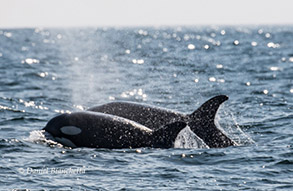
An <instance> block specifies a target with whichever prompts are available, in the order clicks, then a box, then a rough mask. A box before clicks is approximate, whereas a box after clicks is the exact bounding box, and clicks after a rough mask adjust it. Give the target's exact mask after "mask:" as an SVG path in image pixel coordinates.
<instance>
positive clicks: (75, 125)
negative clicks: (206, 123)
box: [44, 111, 186, 149]
mask: <svg viewBox="0 0 293 191" xmlns="http://www.w3.org/2000/svg"><path fill="white" fill-rule="evenodd" d="M185 127H186V123H184V122H180V121H177V122H174V123H171V124H167V125H164V126H162V127H161V128H158V129H157V130H152V129H150V128H148V127H146V126H144V125H141V124H139V123H136V122H134V121H131V120H129V119H125V118H122V117H118V116H114V115H110V114H104V113H99V112H90V111H85V112H76V113H71V114H61V115H59V116H56V117H54V118H52V119H51V120H50V121H49V122H48V123H47V125H46V126H45V128H44V130H45V131H46V132H48V133H50V134H51V135H52V136H53V138H54V139H55V140H56V141H57V142H59V143H61V144H63V145H65V146H68V147H73V148H74V147H93V148H109V149H119V148H139V147H155V148H170V147H173V146H174V142H175V139H176V137H177V135H178V133H179V132H180V131H181V130H182V129H183V128H185Z"/></svg>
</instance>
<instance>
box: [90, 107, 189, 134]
mask: <svg viewBox="0 0 293 191" xmlns="http://www.w3.org/2000/svg"><path fill="white" fill-rule="evenodd" d="M88 111H93V112H101V113H106V114H111V115H116V116H119V117H123V118H126V119H129V120H132V121H135V122H137V123H140V124H142V125H144V126H146V127H148V128H150V129H152V130H157V129H159V128H161V127H162V126H164V125H166V124H169V123H172V122H175V121H185V118H186V116H184V115H183V114H180V113H178V112H174V111H172V110H166V109H161V108H158V107H153V106H149V105H143V104H138V103H131V102H111V103H108V104H104V105H100V106H96V107H92V108H90V109H88Z"/></svg>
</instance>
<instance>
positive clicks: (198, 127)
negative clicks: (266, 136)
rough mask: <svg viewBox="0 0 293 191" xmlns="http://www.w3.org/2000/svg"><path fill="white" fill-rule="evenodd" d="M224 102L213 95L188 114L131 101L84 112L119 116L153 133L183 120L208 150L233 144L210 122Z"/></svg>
mask: <svg viewBox="0 0 293 191" xmlns="http://www.w3.org/2000/svg"><path fill="white" fill-rule="evenodd" d="M226 100H228V96H226V95H218V96H215V97H213V98H211V99H209V100H208V101H206V102H205V103H204V104H202V105H201V106H200V107H199V108H198V109H197V110H195V111H194V112H193V113H191V114H188V115H185V114H182V113H179V112H175V111H172V110H168V109H164V108H158V107H154V106H149V105H144V104H138V103H131V102H111V103H108V104H104V105H100V106H95V107H92V108H89V109H88V111H92V112H101V113H105V114H111V115H116V116H120V117H123V118H126V119H129V120H132V121H135V122H137V123H139V124H142V125H144V126H146V127H148V128H150V129H153V130H157V129H159V128H160V127H162V126H164V125H166V124H168V123H171V122H176V121H184V122H185V123H186V124H187V125H188V126H189V127H190V129H191V130H192V131H193V132H194V133H195V134H196V135H197V136H198V137H200V138H201V139H202V140H203V141H204V142H205V143H206V144H207V145H208V146H209V147H210V148H222V147H228V146H235V145H237V144H236V143H235V142H234V141H233V140H231V139H230V138H229V137H227V136H226V135H225V134H224V133H223V132H222V131H221V130H220V129H218V128H217V127H216V125H215V123H214V120H215V116H216V113H217V111H218V109H219V107H220V105H221V104H222V103H223V102H225V101H226Z"/></svg>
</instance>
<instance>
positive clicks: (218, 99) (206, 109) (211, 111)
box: [189, 95, 229, 120]
mask: <svg viewBox="0 0 293 191" xmlns="http://www.w3.org/2000/svg"><path fill="white" fill-rule="evenodd" d="M228 99H229V98H228V96H226V95H218V96H215V97H213V98H211V99H209V100H208V101H206V102H205V103H204V104H202V105H201V106H200V107H199V108H198V109H197V110H196V111H194V112H193V113H192V114H190V115H189V117H190V118H195V119H196V118H205V119H211V120H214V118H215V116H216V114H217V111H218V109H219V107H220V105H221V104H222V103H223V102H225V101H226V100H228Z"/></svg>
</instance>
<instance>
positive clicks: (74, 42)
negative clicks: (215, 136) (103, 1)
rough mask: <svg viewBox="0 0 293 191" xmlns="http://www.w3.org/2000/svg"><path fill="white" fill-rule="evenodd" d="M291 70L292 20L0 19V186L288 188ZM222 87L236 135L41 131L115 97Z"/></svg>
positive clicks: (183, 98)
mask: <svg viewBox="0 0 293 191" xmlns="http://www.w3.org/2000/svg"><path fill="white" fill-rule="evenodd" d="M292 82H293V27H291V26H264V27H246V26H241V27H236V26H235V27H174V28H151V27H149V28H68V29H47V28H43V29H41V28H36V29H0V164H1V165H0V190H293V133H292V122H293V83H292ZM219 94H225V95H228V96H229V100H228V101H227V102H225V103H224V104H223V105H222V106H221V108H220V110H219V112H218V115H217V118H216V123H217V125H218V127H219V128H220V129H222V130H223V131H225V132H226V134H227V135H228V136H229V137H231V138H232V139H233V140H234V141H235V142H237V143H238V144H239V146H235V147H228V148H222V149H209V148H206V147H200V146H198V145H196V144H194V142H193V139H194V136H193V135H190V134H188V131H186V130H185V133H184V132H183V133H181V135H180V136H179V137H178V139H177V147H176V148H171V149H152V148H139V149H114V150H109V149H90V148H76V149H70V148H64V147H62V146H61V145H58V144H57V145H56V144H51V143H48V140H46V139H45V138H44V137H43V136H44V135H43V134H42V132H41V131H40V130H41V129H42V128H43V127H44V126H45V125H46V123H47V121H48V120H49V119H51V118H52V117H54V116H56V115H58V114H60V113H66V112H75V111H80V110H85V109H87V108H89V107H92V106H94V105H99V104H104V103H108V102H112V101H117V100H118V101H121V100H124V101H134V102H139V103H145V104H151V105H155V106H158V107H164V108H168V109H173V110H176V111H180V112H182V113H191V112H193V111H194V110H195V109H197V108H198V107H199V106H200V105H201V104H202V103H203V102H205V101H206V100H207V99H209V98H211V97H213V96H215V95H219ZM183 142H184V144H183ZM180 143H181V144H180Z"/></svg>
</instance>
